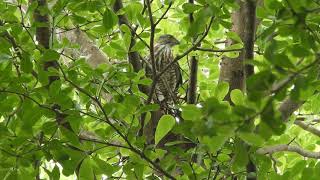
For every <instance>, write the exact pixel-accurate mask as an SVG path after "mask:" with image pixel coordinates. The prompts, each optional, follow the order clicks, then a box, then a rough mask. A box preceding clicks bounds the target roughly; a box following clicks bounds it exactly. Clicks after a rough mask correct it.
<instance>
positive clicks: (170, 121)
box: [155, 115, 176, 144]
mask: <svg viewBox="0 0 320 180" xmlns="http://www.w3.org/2000/svg"><path fill="white" fill-rule="evenodd" d="M175 123H176V120H175V118H174V117H173V116H171V115H163V116H162V117H161V118H160V120H159V122H158V125H157V129H156V133H155V144H158V143H159V141H160V140H161V139H162V138H163V137H164V136H165V135H167V134H168V132H169V131H170V130H171V129H172V128H173V126H174V125H175Z"/></svg>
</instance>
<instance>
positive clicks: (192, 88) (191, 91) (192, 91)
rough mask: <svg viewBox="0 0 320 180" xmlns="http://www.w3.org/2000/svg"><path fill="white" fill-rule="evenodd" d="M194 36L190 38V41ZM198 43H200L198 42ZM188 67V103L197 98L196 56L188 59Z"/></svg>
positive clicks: (193, 102)
mask: <svg viewBox="0 0 320 180" xmlns="http://www.w3.org/2000/svg"><path fill="white" fill-rule="evenodd" d="M188 2H189V3H190V4H193V3H194V1H193V0H188ZM193 21H194V19H193V13H190V14H189V22H190V25H191V24H192V23H193ZM195 40H196V38H192V43H194V41H195ZM199 45H200V43H199ZM189 63H190V68H189V83H188V84H189V85H188V90H187V103H188V104H195V103H196V100H197V80H198V78H197V77H198V60H197V59H196V56H191V59H190V60H189Z"/></svg>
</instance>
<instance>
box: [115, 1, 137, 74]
mask: <svg viewBox="0 0 320 180" xmlns="http://www.w3.org/2000/svg"><path fill="white" fill-rule="evenodd" d="M122 8H123V4H122V0H116V1H115V3H114V5H113V10H114V11H115V12H117V11H119V10H120V9H122ZM118 19H119V22H118V23H119V25H122V24H125V25H127V26H129V27H131V24H130V22H129V20H128V18H127V16H126V15H124V14H123V15H118ZM130 29H131V43H130V47H129V53H128V59H129V62H130V64H131V65H132V67H133V69H134V71H135V72H138V71H140V70H141V68H142V65H141V61H140V56H139V53H138V52H130V49H131V48H132V47H133V46H134V45H135V43H136V41H135V39H134V34H135V33H134V32H133V31H134V30H133V28H130Z"/></svg>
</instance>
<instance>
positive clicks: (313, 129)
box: [294, 120, 320, 137]
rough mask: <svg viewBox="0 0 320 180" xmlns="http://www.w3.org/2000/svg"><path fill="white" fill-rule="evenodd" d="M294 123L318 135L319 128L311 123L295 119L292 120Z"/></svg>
mask: <svg viewBox="0 0 320 180" xmlns="http://www.w3.org/2000/svg"><path fill="white" fill-rule="evenodd" d="M294 124H295V125H297V126H299V127H301V128H302V129H304V130H306V131H308V132H310V133H312V134H314V135H316V136H319V137H320V130H319V129H317V128H315V127H313V126H312V125H311V124H307V123H305V122H302V121H297V120H296V121H294Z"/></svg>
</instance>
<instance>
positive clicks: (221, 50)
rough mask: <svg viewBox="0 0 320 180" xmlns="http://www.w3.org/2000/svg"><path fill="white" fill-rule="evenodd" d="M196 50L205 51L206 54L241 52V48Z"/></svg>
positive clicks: (198, 48)
mask: <svg viewBox="0 0 320 180" xmlns="http://www.w3.org/2000/svg"><path fill="white" fill-rule="evenodd" d="M196 50H198V51H206V52H222V53H223V52H234V51H242V50H243V48H239V49H209V48H200V47H197V48H196Z"/></svg>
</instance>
